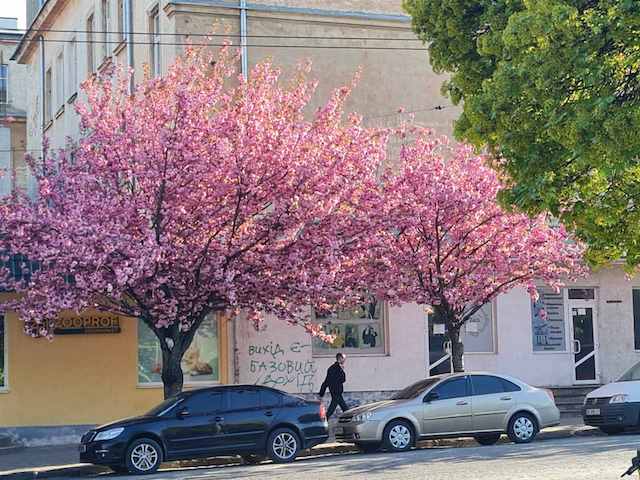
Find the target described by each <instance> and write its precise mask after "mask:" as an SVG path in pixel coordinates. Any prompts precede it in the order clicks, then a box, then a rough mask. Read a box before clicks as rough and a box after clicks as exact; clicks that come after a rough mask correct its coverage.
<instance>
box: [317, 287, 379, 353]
mask: <svg viewBox="0 0 640 480" xmlns="http://www.w3.org/2000/svg"><path fill="white" fill-rule="evenodd" d="M383 306H384V304H383V303H382V302H378V301H377V300H376V299H371V300H370V301H368V302H363V303H362V304H360V305H357V306H355V307H353V308H349V309H345V310H340V311H338V312H335V313H332V314H324V315H319V314H316V316H315V320H316V321H317V322H318V323H320V324H321V325H322V326H323V327H324V330H325V332H326V333H328V334H329V335H333V336H335V340H334V341H333V343H326V342H323V341H321V340H319V339H314V341H313V352H314V353H315V354H319V355H329V354H331V353H332V351H334V352H335V350H340V351H341V352H345V353H369V354H378V353H384V351H385V342H384V334H385V332H384V320H383Z"/></svg>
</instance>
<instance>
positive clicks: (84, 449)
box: [78, 445, 87, 453]
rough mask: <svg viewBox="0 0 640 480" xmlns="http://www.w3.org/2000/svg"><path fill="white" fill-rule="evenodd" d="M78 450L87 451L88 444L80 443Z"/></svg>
mask: <svg viewBox="0 0 640 480" xmlns="http://www.w3.org/2000/svg"><path fill="white" fill-rule="evenodd" d="M78 451H79V452H80V453H84V452H86V451H87V446H86V445H78Z"/></svg>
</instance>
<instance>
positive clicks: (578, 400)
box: [556, 395, 585, 407]
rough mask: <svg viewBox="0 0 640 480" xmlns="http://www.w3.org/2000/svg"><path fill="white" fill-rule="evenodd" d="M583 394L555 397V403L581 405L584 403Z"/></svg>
mask: <svg viewBox="0 0 640 480" xmlns="http://www.w3.org/2000/svg"><path fill="white" fill-rule="evenodd" d="M584 397H585V396H584V395H582V396H577V397H576V396H573V397H556V405H558V407H559V406H560V405H582V404H583V403H584Z"/></svg>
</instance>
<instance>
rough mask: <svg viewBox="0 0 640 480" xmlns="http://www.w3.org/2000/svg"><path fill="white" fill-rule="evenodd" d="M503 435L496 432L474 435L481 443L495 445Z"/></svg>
mask: <svg viewBox="0 0 640 480" xmlns="http://www.w3.org/2000/svg"><path fill="white" fill-rule="evenodd" d="M501 436H502V435H501V434H499V433H494V434H492V435H477V436H476V437H474V438H475V439H476V442H478V443H479V444H480V445H487V446H489V445H495V444H496V443H498V440H500V437H501Z"/></svg>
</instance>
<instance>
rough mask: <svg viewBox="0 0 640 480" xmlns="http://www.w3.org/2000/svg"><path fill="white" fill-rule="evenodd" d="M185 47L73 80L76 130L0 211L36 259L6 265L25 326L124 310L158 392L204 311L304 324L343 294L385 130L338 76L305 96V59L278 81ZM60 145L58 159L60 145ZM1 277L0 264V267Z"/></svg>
mask: <svg viewBox="0 0 640 480" xmlns="http://www.w3.org/2000/svg"><path fill="white" fill-rule="evenodd" d="M236 61H237V58H236V57H235V55H234V54H232V53H231V51H230V50H229V49H227V48H225V49H222V51H221V52H219V53H218V54H217V55H215V56H213V55H212V54H209V53H207V52H206V51H205V50H198V49H189V50H188V51H187V52H186V54H185V55H184V56H183V57H181V58H180V59H179V60H177V61H176V63H175V64H174V65H173V66H172V68H171V69H170V70H169V72H168V74H167V75H166V76H165V77H164V78H161V79H147V80H145V81H144V82H143V83H141V84H140V85H139V86H138V87H137V89H136V91H135V93H134V94H133V95H129V94H128V92H127V85H128V81H127V79H126V78H122V79H120V80H118V81H112V80H111V79H109V78H107V79H103V80H100V79H98V80H94V81H91V82H89V83H87V84H86V85H85V91H86V93H87V96H88V101H87V103H86V104H84V105H81V106H79V107H78V112H79V115H80V117H81V128H82V131H83V137H82V139H81V140H80V141H79V143H78V144H77V145H75V146H74V147H73V148H72V149H68V150H66V151H62V152H60V153H59V154H56V155H52V156H51V155H50V156H46V158H44V159H39V160H38V161H34V162H33V166H34V171H35V174H36V178H37V185H38V196H37V199H36V200H30V199H29V198H27V197H26V196H19V195H16V196H14V197H13V198H12V199H11V201H10V202H9V203H6V204H5V205H3V206H2V207H1V208H2V211H1V212H0V219H1V220H0V251H5V252H13V253H19V254H21V255H24V256H25V257H26V258H29V259H30V260H32V261H35V262H37V264H39V265H40V268H39V269H36V270H35V271H34V272H33V273H32V275H31V276H30V278H29V279H28V280H27V281H25V280H22V281H16V280H15V279H12V277H11V276H10V275H8V274H7V275H5V283H6V284H7V286H8V287H9V288H12V289H14V290H16V291H17V292H18V293H20V296H19V298H18V300H15V301H13V302H10V303H8V304H5V305H4V307H3V308H12V309H16V310H17V311H18V312H19V314H20V316H21V318H22V320H23V321H24V322H25V329H26V331H27V333H29V334H31V335H33V336H50V335H51V334H52V332H53V326H54V322H53V321H52V320H51V319H54V318H55V317H56V315H58V314H59V313H60V312H61V311H64V310H75V311H79V310H83V309H89V308H96V309H99V310H104V311H109V312H115V313H118V314H121V315H125V316H129V317H134V318H140V319H141V320H142V321H143V322H144V323H145V324H146V325H148V326H149V328H151V330H152V331H153V332H154V333H155V335H156V336H157V338H158V339H159V343H160V347H161V350H162V360H163V364H162V373H161V376H162V381H163V383H164V393H165V397H168V396H171V395H173V394H176V393H177V392H179V391H180V390H181V389H182V386H183V374H182V370H181V366H180V364H181V359H182V357H183V355H184V353H185V351H186V350H187V348H188V347H189V345H190V344H191V342H192V340H193V338H194V334H195V332H196V330H197V329H198V327H199V326H200V324H201V322H202V321H203V319H204V318H205V316H207V315H208V314H211V313H216V312H225V311H233V312H236V313H237V312H239V311H245V312H248V317H249V319H252V320H254V321H255V322H258V321H259V315H260V314H265V313H266V314H272V315H275V316H277V317H279V318H281V319H283V320H285V321H289V322H291V323H292V324H299V325H303V326H304V327H305V328H307V329H308V330H309V331H311V333H313V334H321V331H320V330H319V329H317V327H314V326H313V325H312V324H311V323H309V321H308V317H307V316H305V315H306V314H307V313H308V312H309V305H319V306H320V308H325V307H326V306H327V305H328V304H332V305H333V304H339V303H341V302H347V301H351V300H353V299H355V298H357V287H358V286H359V285H358V283H357V281H358V278H359V275H358V274H357V273H356V269H355V268H353V267H354V265H356V264H358V263H359V262H360V260H359V257H360V256H361V255H363V254H364V252H366V250H367V248H366V244H367V242H368V239H369V238H370V237H369V236H370V229H369V228H367V225H366V221H365V218H366V217H360V216H355V215H354V214H353V212H355V211H360V210H362V209H366V208H367V205H368V203H370V199H369V196H370V195H372V194H373V192H374V191H375V184H376V178H375V172H376V171H377V169H378V166H379V163H380V162H381V161H382V160H383V158H384V155H385V146H386V140H387V135H386V133H384V132H378V131H374V130H371V129H365V128H363V127H362V126H361V125H360V120H359V119H358V118H357V117H356V116H350V117H349V118H348V119H345V118H343V107H344V102H345V100H346V98H347V96H348V94H349V92H350V87H343V88H340V89H337V90H336V91H335V92H334V93H333V95H332V96H331V97H330V99H329V100H328V101H327V102H326V103H325V104H324V105H323V106H321V107H320V108H319V109H317V110H316V111H315V113H314V112H313V111H310V110H309V109H308V106H309V103H310V100H311V96H312V94H313V92H314V89H315V83H313V82H311V81H309V80H307V78H306V74H307V73H308V68H306V67H301V68H300V70H299V71H298V74H297V76H296V78H295V79H294V80H292V81H290V82H289V83H286V84H283V80H282V78H281V75H280V74H279V71H278V70H277V69H276V68H274V67H273V66H272V65H271V64H270V63H262V64H259V65H258V66H256V67H255V68H254V69H253V71H252V72H250V75H249V80H248V81H244V80H242V79H241V78H236V75H237V72H236V71H235V68H234V65H236V64H237V62H236ZM72 151H73V155H71V152H72ZM5 274H6V271H5Z"/></svg>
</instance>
